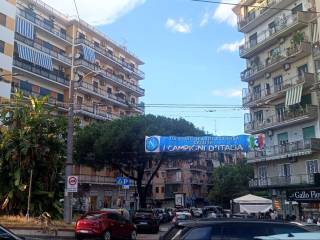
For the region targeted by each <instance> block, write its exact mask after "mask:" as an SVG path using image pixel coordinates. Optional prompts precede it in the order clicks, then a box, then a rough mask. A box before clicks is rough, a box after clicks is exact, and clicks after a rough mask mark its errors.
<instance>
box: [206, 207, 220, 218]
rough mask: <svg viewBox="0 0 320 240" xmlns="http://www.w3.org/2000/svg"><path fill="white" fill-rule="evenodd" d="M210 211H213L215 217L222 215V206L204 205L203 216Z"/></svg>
mask: <svg viewBox="0 0 320 240" xmlns="http://www.w3.org/2000/svg"><path fill="white" fill-rule="evenodd" d="M209 213H211V215H212V213H215V214H216V217H223V214H224V212H223V208H222V207H220V206H206V207H204V208H203V215H204V216H206V217H207V216H208V214H209Z"/></svg>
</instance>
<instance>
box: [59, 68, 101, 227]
mask: <svg viewBox="0 0 320 240" xmlns="http://www.w3.org/2000/svg"><path fill="white" fill-rule="evenodd" d="M72 71H73V70H72ZM100 73H102V71H101V70H99V71H93V72H89V73H87V74H86V75H84V76H83V77H82V79H84V78H86V77H88V76H89V75H91V74H94V76H95V75H98V74H100ZM82 79H80V77H79V74H76V76H75V77H74V78H73V79H72V80H71V81H70V89H69V95H70V96H69V111H68V128H67V161H66V166H65V189H64V221H65V222H66V223H71V220H72V203H71V201H72V197H71V194H70V193H68V192H67V181H68V177H69V176H71V175H72V165H73V132H74V122H73V118H74V104H75V103H74V83H75V82H76V83H78V82H80V81H81V80H82Z"/></svg>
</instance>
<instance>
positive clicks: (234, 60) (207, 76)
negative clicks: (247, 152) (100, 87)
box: [47, 0, 245, 135]
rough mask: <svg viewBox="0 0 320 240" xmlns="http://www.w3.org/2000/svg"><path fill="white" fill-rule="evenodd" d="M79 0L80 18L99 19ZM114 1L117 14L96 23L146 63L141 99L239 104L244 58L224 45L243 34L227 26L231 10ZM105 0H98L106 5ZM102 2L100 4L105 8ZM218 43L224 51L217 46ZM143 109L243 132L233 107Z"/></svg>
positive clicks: (167, 1) (181, 0)
mask: <svg viewBox="0 0 320 240" xmlns="http://www.w3.org/2000/svg"><path fill="white" fill-rule="evenodd" d="M84 1H86V2H89V1H87V0H82V2H81V0H78V2H79V3H78V4H79V12H80V17H82V18H84V19H85V20H88V21H91V22H94V21H95V20H96V21H98V20H99V19H94V18H92V14H91V15H89V14H88V8H89V7H90V6H85V3H84ZM95 1H96V2H97V1H100V2H99V3H101V1H102V0H91V2H92V4H93V2H95ZM108 1H109V2H112V1H113V0H106V2H108ZM115 1H122V4H123V5H122V6H113V7H115V9H117V10H118V12H119V14H118V15H114V16H113V18H112V17H111V18H110V19H108V20H106V21H105V22H103V21H98V22H99V26H97V27H98V28H99V29H100V30H102V31H103V32H105V33H106V34H107V35H108V36H110V37H111V38H112V39H114V40H116V41H118V42H119V43H120V44H125V45H126V46H127V47H128V49H129V50H131V51H133V52H134V53H136V55H138V56H139V57H140V58H141V59H142V60H143V61H144V62H145V65H143V66H142V68H141V69H142V70H143V71H144V72H145V74H146V79H145V80H142V81H141V86H142V87H143V88H145V89H146V96H145V97H143V98H142V99H141V100H142V101H143V102H145V103H146V104H155V103H162V104H163V103H166V104H168V103H175V104H228V105H231V104H234V105H240V104H241V95H240V92H241V89H242V87H244V84H242V83H241V82H240V78H239V76H240V72H241V71H242V70H243V69H244V66H245V61H244V60H241V59H240V57H239V55H238V51H233V52H231V51H230V50H232V49H230V47H232V46H231V45H224V44H227V43H235V42H237V41H238V42H239V41H241V39H242V38H243V36H242V35H241V34H240V33H238V32H237V29H236V27H235V26H232V24H231V23H234V19H232V18H231V17H230V9H227V8H226V6H225V5H224V6H222V5H220V8H219V9H218V12H217V8H218V7H219V5H214V4H206V3H196V2H192V1H190V0H115ZM47 2H50V0H48V1H47ZM55 2H57V1H55ZM106 2H104V3H103V4H102V3H101V4H102V5H108V3H106ZM130 2H131V5H130ZM229 2H230V0H229ZM102 5H101V6H100V7H101V8H103V7H106V8H107V7H108V6H102ZM129 5H130V6H129ZM117 7H118V8H117ZM97 8H98V7H97ZM119 9H120V10H119ZM89 12H90V11H89ZM114 12H116V10H115V11H113V13H114ZM201 22H202V23H203V24H202V26H200V25H201V24H200V23H201ZM105 23H108V24H105ZM205 23H206V24H205ZM223 45H224V47H223V48H224V49H225V50H221V47H222V46H223ZM235 45H237V44H235ZM234 48H235V47H234ZM219 49H220V50H219ZM146 112H147V113H153V114H159V115H165V116H169V117H184V118H185V119H187V120H189V121H191V122H193V123H194V124H195V125H196V126H197V127H199V128H204V130H206V131H208V132H210V133H215V130H216V133H217V134H218V135H236V134H241V133H243V111H241V110H238V109H236V110H225V109H224V110H216V111H215V112H207V111H206V109H203V108H201V109H181V108H180V109H168V108H162V109H161V108H146Z"/></svg>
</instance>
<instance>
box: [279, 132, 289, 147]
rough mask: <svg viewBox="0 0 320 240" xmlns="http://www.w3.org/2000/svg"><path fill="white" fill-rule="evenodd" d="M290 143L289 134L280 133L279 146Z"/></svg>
mask: <svg viewBox="0 0 320 240" xmlns="http://www.w3.org/2000/svg"><path fill="white" fill-rule="evenodd" d="M287 143H288V133H287V132H285V133H279V134H278V144H279V145H286V144H287Z"/></svg>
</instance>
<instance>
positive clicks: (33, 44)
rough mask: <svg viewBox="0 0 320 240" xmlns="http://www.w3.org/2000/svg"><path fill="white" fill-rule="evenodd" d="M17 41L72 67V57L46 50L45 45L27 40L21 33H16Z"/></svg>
mask: <svg viewBox="0 0 320 240" xmlns="http://www.w3.org/2000/svg"><path fill="white" fill-rule="evenodd" d="M15 39H16V40H17V41H19V42H22V43H24V44H27V45H29V46H30V47H33V48H35V49H37V50H40V51H41V52H44V53H46V54H48V55H50V56H51V57H54V58H56V59H58V60H60V61H63V62H64V63H67V64H69V65H71V63H72V60H71V58H70V57H68V56H67V55H65V54H62V53H58V52H56V51H53V50H51V49H49V48H46V47H45V46H43V45H40V44H39V43H37V42H36V40H31V39H29V38H26V37H24V36H21V35H20V34H19V33H15Z"/></svg>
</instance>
